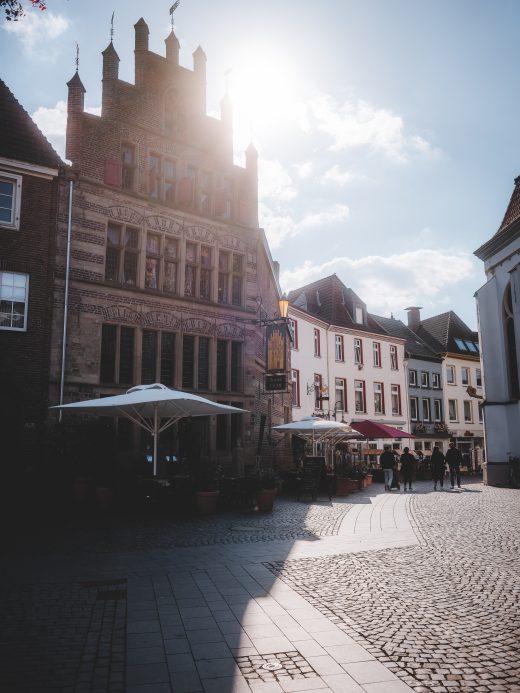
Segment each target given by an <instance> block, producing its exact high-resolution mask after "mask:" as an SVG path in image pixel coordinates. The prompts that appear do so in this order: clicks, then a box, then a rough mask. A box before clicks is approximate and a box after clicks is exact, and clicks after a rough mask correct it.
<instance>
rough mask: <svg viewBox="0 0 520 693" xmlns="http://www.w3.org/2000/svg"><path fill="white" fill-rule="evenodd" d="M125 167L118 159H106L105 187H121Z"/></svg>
mask: <svg viewBox="0 0 520 693" xmlns="http://www.w3.org/2000/svg"><path fill="white" fill-rule="evenodd" d="M122 169H123V166H122V164H121V162H120V161H119V160H118V159H105V185H116V186H117V187H119V188H120V187H121V179H122Z"/></svg>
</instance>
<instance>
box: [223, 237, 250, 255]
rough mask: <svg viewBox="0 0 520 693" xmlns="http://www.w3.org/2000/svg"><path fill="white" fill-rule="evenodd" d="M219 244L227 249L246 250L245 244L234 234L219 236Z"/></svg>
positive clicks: (243, 251)
mask: <svg viewBox="0 0 520 693" xmlns="http://www.w3.org/2000/svg"><path fill="white" fill-rule="evenodd" d="M219 244H220V246H221V247H222V248H228V249H229V250H236V251H237V252H240V253H245V252H246V244H245V243H244V241H242V240H241V239H240V238H237V237H236V236H229V235H228V236H221V237H220V239H219Z"/></svg>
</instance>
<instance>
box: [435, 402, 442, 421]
mask: <svg viewBox="0 0 520 693" xmlns="http://www.w3.org/2000/svg"><path fill="white" fill-rule="evenodd" d="M433 418H434V420H435V421H442V400H440V399H434V400H433Z"/></svg>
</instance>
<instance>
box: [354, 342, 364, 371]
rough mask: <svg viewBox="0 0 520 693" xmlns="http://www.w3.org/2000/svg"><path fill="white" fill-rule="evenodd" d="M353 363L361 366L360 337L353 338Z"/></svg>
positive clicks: (361, 345) (361, 350)
mask: <svg viewBox="0 0 520 693" xmlns="http://www.w3.org/2000/svg"><path fill="white" fill-rule="evenodd" d="M354 363H355V364H357V365H358V366H362V365H363V340H362V339H361V338H360V337H354Z"/></svg>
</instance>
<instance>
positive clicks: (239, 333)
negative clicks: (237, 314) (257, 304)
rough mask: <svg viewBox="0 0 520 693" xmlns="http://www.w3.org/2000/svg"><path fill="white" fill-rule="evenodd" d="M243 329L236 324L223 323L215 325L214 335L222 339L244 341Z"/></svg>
mask: <svg viewBox="0 0 520 693" xmlns="http://www.w3.org/2000/svg"><path fill="white" fill-rule="evenodd" d="M245 334H246V331H245V327H244V326H242V325H237V324H236V323H231V322H225V323H221V324H220V325H217V329H216V335H217V337H222V338H224V339H244V337H245Z"/></svg>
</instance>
